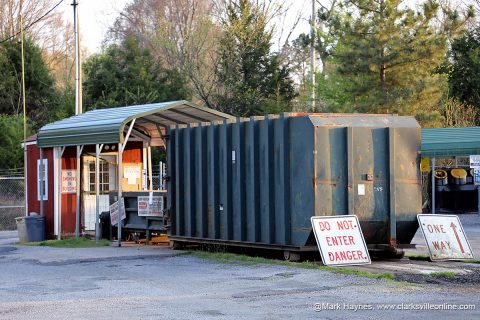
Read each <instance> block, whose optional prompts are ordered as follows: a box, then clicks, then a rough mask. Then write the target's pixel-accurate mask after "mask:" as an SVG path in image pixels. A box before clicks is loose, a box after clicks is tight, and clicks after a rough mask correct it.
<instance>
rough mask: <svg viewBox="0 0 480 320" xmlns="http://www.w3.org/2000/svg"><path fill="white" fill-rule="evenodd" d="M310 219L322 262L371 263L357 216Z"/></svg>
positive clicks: (330, 263) (339, 264) (330, 264)
mask: <svg viewBox="0 0 480 320" xmlns="http://www.w3.org/2000/svg"><path fill="white" fill-rule="evenodd" d="M310 220H311V222H312V227H313V233H314V234H315V239H316V240H317V245H318V248H319V250H320V255H321V256H322V261H323V264H325V265H329V266H346V265H360V264H370V263H371V260H370V255H369V254H368V250H367V245H366V244H365V239H364V237H363V233H362V230H361V229H360V223H359V222H358V218H357V216H355V215H345V216H314V217H311V218H310Z"/></svg>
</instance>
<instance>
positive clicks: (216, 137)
mask: <svg viewBox="0 0 480 320" xmlns="http://www.w3.org/2000/svg"><path fill="white" fill-rule="evenodd" d="M420 143H421V131H420V126H419V125H418V123H417V122H416V120H415V119H414V118H413V117H400V116H389V115H361V114H356V115H350V114H348V115H345V114H293V113H291V114H281V115H269V116H266V117H252V118H250V119H243V118H239V119H236V121H228V120H226V121H224V122H212V123H202V124H198V125H187V126H177V127H171V128H170V130H169V136H168V141H167V170H168V173H167V175H168V176H169V186H168V190H169V195H168V196H169V199H168V204H169V214H170V222H171V237H170V238H171V240H173V241H174V243H182V242H185V241H187V242H200V243H210V242H214V243H226V244H230V245H240V246H253V247H268V248H276V249H283V250H292V251H295V250H316V247H315V246H316V244H315V239H314V237H313V233H312V228H311V224H310V217H311V216H313V215H317V216H319V215H326V216H328V215H346V214H356V215H357V216H358V217H359V220H360V222H361V225H362V229H363V232H364V235H365V240H366V242H367V244H369V245H370V248H374V247H377V248H378V245H380V246H381V245H386V247H387V248H388V247H390V248H392V247H395V246H396V245H397V243H410V241H411V239H412V238H413V236H414V234H415V232H416V230H417V227H418V225H417V222H416V215H417V214H418V213H421V188H420V175H419V169H418V168H419V165H418V161H419V156H418V152H419V150H420Z"/></svg>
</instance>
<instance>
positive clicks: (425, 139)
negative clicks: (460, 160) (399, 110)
mask: <svg viewBox="0 0 480 320" xmlns="http://www.w3.org/2000/svg"><path fill="white" fill-rule="evenodd" d="M476 154H480V127H465V128H435V129H423V130H422V156H426V157H453V156H458V157H462V156H469V155H476Z"/></svg>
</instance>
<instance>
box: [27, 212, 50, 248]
mask: <svg viewBox="0 0 480 320" xmlns="http://www.w3.org/2000/svg"><path fill="white" fill-rule="evenodd" d="M25 226H26V229H27V237H28V242H39V241H44V240H45V217H42V216H30V217H25Z"/></svg>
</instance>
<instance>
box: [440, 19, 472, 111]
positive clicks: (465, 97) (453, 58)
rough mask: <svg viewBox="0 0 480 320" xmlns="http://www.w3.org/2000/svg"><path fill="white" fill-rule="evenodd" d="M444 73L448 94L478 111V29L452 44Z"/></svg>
mask: <svg viewBox="0 0 480 320" xmlns="http://www.w3.org/2000/svg"><path fill="white" fill-rule="evenodd" d="M446 72H447V73H448V84H449V87H450V94H451V95H452V96H453V97H455V98H457V99H458V100H459V101H460V102H462V103H465V104H470V105H472V106H474V107H475V108H477V111H478V110H480V27H476V28H475V29H473V30H470V31H468V32H467V33H466V34H465V35H464V36H463V37H461V38H459V39H457V40H455V41H454V42H453V44H452V48H451V50H450V64H449V65H448V66H447V67H446Z"/></svg>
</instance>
